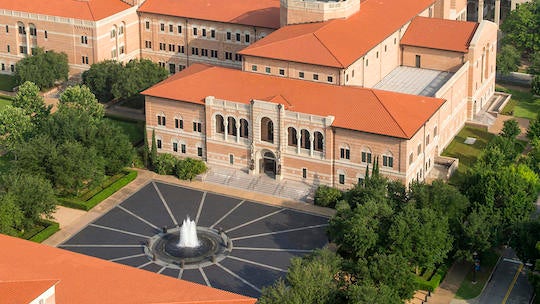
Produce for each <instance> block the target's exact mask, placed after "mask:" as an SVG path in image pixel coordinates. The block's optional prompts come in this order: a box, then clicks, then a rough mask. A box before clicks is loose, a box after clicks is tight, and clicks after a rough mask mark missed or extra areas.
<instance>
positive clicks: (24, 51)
mask: <svg viewBox="0 0 540 304" xmlns="http://www.w3.org/2000/svg"><path fill="white" fill-rule="evenodd" d="M27 51H28V48H27V47H26V46H22V45H21V46H19V52H20V53H21V54H26V53H27Z"/></svg>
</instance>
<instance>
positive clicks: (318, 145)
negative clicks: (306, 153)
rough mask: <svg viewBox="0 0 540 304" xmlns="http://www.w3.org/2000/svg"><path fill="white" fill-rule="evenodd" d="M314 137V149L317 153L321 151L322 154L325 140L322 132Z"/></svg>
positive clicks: (316, 133) (317, 132)
mask: <svg viewBox="0 0 540 304" xmlns="http://www.w3.org/2000/svg"><path fill="white" fill-rule="evenodd" d="M313 137H314V139H315V142H314V145H315V146H314V147H313V149H314V150H315V151H320V152H322V151H323V150H324V139H323V135H322V133H321V132H319V131H316V132H315V133H314V134H313Z"/></svg>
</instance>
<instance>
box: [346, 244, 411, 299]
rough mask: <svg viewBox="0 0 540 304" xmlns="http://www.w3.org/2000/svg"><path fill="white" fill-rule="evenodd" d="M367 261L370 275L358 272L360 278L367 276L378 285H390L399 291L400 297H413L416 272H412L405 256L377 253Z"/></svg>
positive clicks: (392, 288)
mask: <svg viewBox="0 0 540 304" xmlns="http://www.w3.org/2000/svg"><path fill="white" fill-rule="evenodd" d="M365 261H366V264H365V266H364V268H366V266H367V269H369V270H368V273H369V277H368V276H366V274H364V275H361V274H356V275H357V276H358V278H359V279H360V280H361V279H362V278H366V279H367V280H368V281H369V280H370V281H373V282H374V283H375V284H376V285H378V286H388V287H389V288H390V289H391V290H393V291H395V292H396V293H397V295H398V297H399V298H400V299H410V298H412V296H413V294H414V291H415V289H416V286H415V283H414V274H413V273H412V272H411V269H410V266H409V261H408V260H407V259H406V258H405V257H403V256H402V255H400V254H396V253H391V254H383V253H375V254H374V255H373V256H370V257H368V258H367V259H366V260H365ZM359 264H362V262H359Z"/></svg>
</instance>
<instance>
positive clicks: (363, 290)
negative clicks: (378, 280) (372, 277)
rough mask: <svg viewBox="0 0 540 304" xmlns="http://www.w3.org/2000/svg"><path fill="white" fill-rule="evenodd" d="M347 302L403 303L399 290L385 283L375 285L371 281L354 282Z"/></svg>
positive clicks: (373, 303) (365, 303) (370, 303)
mask: <svg viewBox="0 0 540 304" xmlns="http://www.w3.org/2000/svg"><path fill="white" fill-rule="evenodd" d="M347 303H357V304H402V303H403V300H402V299H401V298H400V297H399V295H398V294H397V292H396V291H395V290H394V289H392V288H390V287H388V286H386V285H384V284H381V285H375V284H374V283H373V282H370V281H363V282H360V283H358V284H354V285H352V286H351V287H349V288H348V289H347Z"/></svg>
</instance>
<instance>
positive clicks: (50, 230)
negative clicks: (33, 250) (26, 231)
mask: <svg viewBox="0 0 540 304" xmlns="http://www.w3.org/2000/svg"><path fill="white" fill-rule="evenodd" d="M40 224H42V225H44V226H46V227H45V229H43V230H41V231H40V232H38V233H37V234H35V235H34V236H32V237H31V238H29V239H28V240H29V241H32V242H36V243H41V242H43V241H45V240H46V239H48V238H49V237H50V236H51V235H53V234H55V233H56V232H57V231H59V230H60V224H58V223H57V222H53V221H48V220H40Z"/></svg>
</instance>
